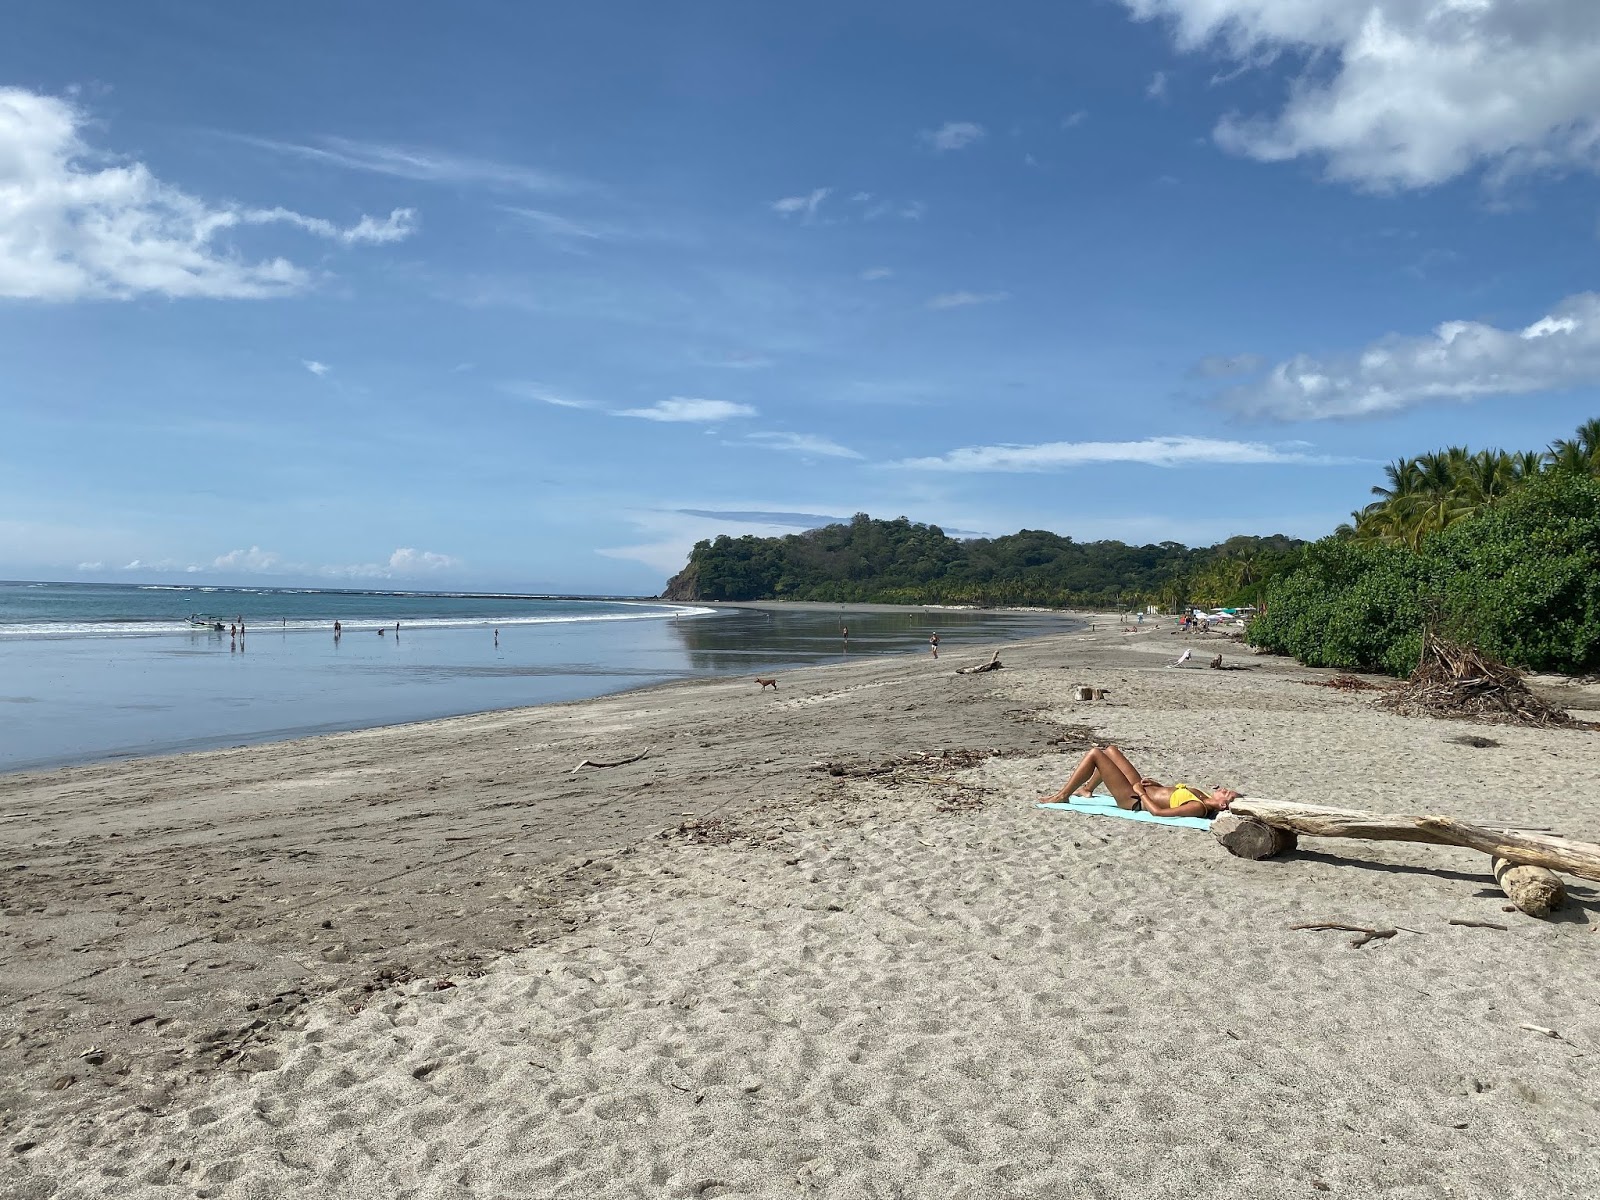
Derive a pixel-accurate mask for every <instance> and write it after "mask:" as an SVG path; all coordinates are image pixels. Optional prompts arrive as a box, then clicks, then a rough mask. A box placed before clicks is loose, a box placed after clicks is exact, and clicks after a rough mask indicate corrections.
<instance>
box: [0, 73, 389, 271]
mask: <svg viewBox="0 0 1600 1200" xmlns="http://www.w3.org/2000/svg"><path fill="white" fill-rule="evenodd" d="M88 124H89V118H88V116H87V115H86V114H85V113H84V112H83V111H81V110H80V109H79V108H78V107H76V106H75V105H74V104H72V103H71V102H69V101H67V100H63V99H60V98H58V97H55V96H47V95H42V94H38V93H34V92H30V91H27V90H25V89H22V88H0V150H4V152H5V154H6V157H5V159H4V160H3V162H0V171H3V172H4V178H3V179H0V296H7V297H11V298H13V299H24V300H53V301H68V300H82V299H127V298H129V297H133V296H137V295H144V294H153V295H162V296H169V297H175V298H176V297H209V298H212V299H255V298H260V297H266V296H279V295H284V294H287V293H290V292H295V291H298V290H301V289H303V288H305V287H307V286H309V285H310V284H311V283H312V282H313V276H312V274H311V272H309V271H307V270H306V269H304V268H302V267H298V266H296V265H295V264H293V263H291V262H289V261H288V260H287V259H284V258H281V257H280V258H272V259H264V260H261V261H258V262H250V261H248V260H246V259H245V258H243V257H242V256H241V255H239V254H238V253H236V252H235V251H233V250H232V249H231V248H227V247H223V246H219V245H218V242H219V241H220V240H221V238H222V235H223V234H224V233H225V231H227V230H230V229H235V228H238V227H240V226H247V225H273V224H281V225H289V226H292V227H294V228H298V229H300V230H303V231H305V232H307V233H310V234H313V235H315V236H318V237H324V238H327V239H329V240H331V241H336V242H340V243H342V244H344V245H347V246H349V245H356V244H359V243H384V242H393V241H399V240H400V239H402V238H405V237H409V236H410V235H411V234H412V233H413V232H414V231H415V229H416V224H417V222H416V212H415V211H414V210H412V209H409V208H397V209H395V210H394V211H393V212H391V213H390V214H389V216H388V217H386V218H383V219H379V218H376V217H369V216H363V217H361V219H360V220H359V221H357V222H356V223H355V224H354V225H347V226H342V225H338V224H335V223H334V222H332V221H329V220H326V219H325V218H322V217H311V216H306V215H305V214H303V213H298V212H295V211H293V210H291V209H287V208H282V207H274V208H250V207H246V206H243V205H236V204H231V203H212V202H207V201H205V200H202V199H200V198H199V197H196V196H193V195H190V194H189V193H187V192H184V191H182V190H181V189H179V188H177V187H175V186H173V185H171V184H168V183H163V182H162V181H161V180H159V179H157V178H156V177H155V175H154V173H153V172H152V171H151V170H150V168H149V167H147V166H145V165H144V164H143V163H139V162H131V163H130V162H123V163H120V164H119V165H116V166H106V167H103V168H101V169H96V166H95V164H97V163H101V162H104V161H105V156H104V155H103V154H101V153H99V152H97V151H96V150H95V149H94V148H92V147H91V146H89V145H88V144H87V142H86V141H85V140H84V138H83V131H84V130H85V128H86V127H87V126H88Z"/></svg>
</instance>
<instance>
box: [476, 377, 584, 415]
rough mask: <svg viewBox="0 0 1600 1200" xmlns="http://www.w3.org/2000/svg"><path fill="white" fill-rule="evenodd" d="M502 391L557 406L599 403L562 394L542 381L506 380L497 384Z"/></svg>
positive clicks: (580, 405)
mask: <svg viewBox="0 0 1600 1200" xmlns="http://www.w3.org/2000/svg"><path fill="white" fill-rule="evenodd" d="M499 388H500V390H501V391H502V392H505V393H506V394H507V395H511V396H520V397H521V398H522V399H524V400H537V401H539V402H540V403H541V404H553V405H555V407H557V408H588V409H592V408H598V407H600V406H599V405H597V404H595V403H593V402H591V401H589V400H578V399H574V398H573V397H571V396H564V395H562V394H560V393H559V392H556V391H555V390H553V389H551V388H547V387H545V386H544V384H542V383H528V382H526V381H524V380H515V379H514V380H507V381H506V382H504V383H501V384H500V385H499Z"/></svg>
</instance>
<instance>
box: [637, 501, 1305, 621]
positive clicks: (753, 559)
mask: <svg viewBox="0 0 1600 1200" xmlns="http://www.w3.org/2000/svg"><path fill="white" fill-rule="evenodd" d="M1300 545H1301V543H1298V542H1296V541H1293V540H1291V539H1289V538H1286V537H1282V536H1274V537H1266V538H1257V537H1237V538H1231V539H1229V540H1228V541H1226V542H1224V543H1222V544H1221V545H1219V546H1211V547H1206V548H1204V549H1191V548H1189V547H1187V546H1183V545H1181V544H1179V543H1177V542H1162V543H1160V544H1159V545H1153V546H1128V545H1125V544H1123V543H1122V542H1075V541H1073V540H1072V539H1071V538H1068V537H1061V536H1060V535H1058V534H1054V533H1047V532H1045V531H1043V530H1036V529H1024V530H1023V531H1021V532H1020V533H1014V534H1008V535H1006V536H1005V537H998V538H978V539H975V540H971V541H961V540H957V539H956V538H952V537H950V536H948V535H947V534H946V533H945V532H944V531H943V530H942V529H940V528H939V527H938V526H937V525H920V524H915V523H913V522H911V521H908V520H906V519H905V518H904V517H901V518H900V519H899V520H895V521H881V520H874V519H873V518H871V517H869V516H867V515H866V514H865V513H858V514H856V516H855V517H854V518H853V519H852V520H851V521H850V522H849V523H848V524H840V525H828V526H825V527H823V528H821V529H812V530H807V531H806V532H805V533H796V534H790V535H788V536H786V537H776V538H758V537H748V536H747V537H739V538H732V537H727V536H723V537H719V538H716V539H715V540H714V541H703V542H700V543H698V544H697V545H696V546H695V548H694V550H693V551H692V552H691V553H690V555H689V563H688V565H687V566H686V567H685V568H684V569H683V570H682V571H681V572H679V573H678V574H677V575H676V576H675V577H674V578H673V579H672V580H671V582H669V583H668V585H667V588H666V591H665V592H664V593H663V594H664V595H665V596H667V597H668V598H670V599H675V600H762V599H784V600H824V601H834V602H840V601H844V602H866V601H873V602H880V603H889V604H980V605H1132V604H1143V603H1152V604H1154V603H1161V604H1166V605H1168V606H1178V605H1181V604H1183V603H1185V602H1187V601H1190V600H1197V601H1204V602H1206V603H1222V602H1224V601H1226V600H1228V599H1230V598H1234V597H1237V596H1248V595H1250V594H1253V592H1254V590H1255V589H1256V588H1257V587H1259V584H1260V582H1261V580H1262V579H1263V578H1265V577H1266V576H1267V575H1268V574H1271V573H1274V572H1275V571H1278V570H1281V569H1283V567H1284V566H1286V565H1287V563H1288V561H1289V560H1291V559H1292V558H1293V556H1294V555H1296V554H1297V553H1298V550H1299V546H1300Z"/></svg>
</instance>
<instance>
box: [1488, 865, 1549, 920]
mask: <svg viewBox="0 0 1600 1200" xmlns="http://www.w3.org/2000/svg"><path fill="white" fill-rule="evenodd" d="M1493 870H1494V881H1495V882H1496V883H1498V884H1499V885H1500V890H1501V891H1502V892H1504V893H1505V894H1506V898H1507V899H1509V900H1510V901H1511V903H1513V904H1515V905H1516V906H1517V907H1518V908H1520V909H1521V910H1522V911H1523V912H1525V913H1527V914H1528V915H1529V916H1530V917H1548V916H1549V915H1550V914H1551V913H1553V912H1555V911H1556V909H1558V908H1562V907H1564V906H1565V905H1566V903H1567V888H1566V885H1565V884H1564V883H1562V882H1561V876H1559V875H1557V874H1555V872H1553V871H1546V870H1545V869H1544V868H1543V867H1530V866H1527V865H1525V864H1522V863H1514V862H1511V861H1509V860H1507V859H1504V858H1497V859H1495V860H1494V865H1493Z"/></svg>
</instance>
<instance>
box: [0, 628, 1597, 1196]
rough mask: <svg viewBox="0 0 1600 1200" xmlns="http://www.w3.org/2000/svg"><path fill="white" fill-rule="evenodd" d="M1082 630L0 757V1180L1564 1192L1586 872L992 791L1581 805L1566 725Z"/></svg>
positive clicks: (615, 1188)
mask: <svg viewBox="0 0 1600 1200" xmlns="http://www.w3.org/2000/svg"><path fill="white" fill-rule="evenodd" d="M1115 629H1116V627H1115V626H1114V625H1113V626H1111V627H1110V629H1109V630H1108V629H1107V628H1106V627H1104V626H1102V630H1101V632H1099V633H1086V634H1080V635H1066V636H1058V637H1052V638H1046V639H1041V640H1039V641H1035V642H1030V643H1021V644H1016V645H1011V646H1007V647H1005V648H1004V649H1003V651H1002V658H1003V660H1004V661H1005V662H1006V669H1005V670H1003V671H998V672H994V673H992V674H987V675H978V676H956V675H954V674H953V669H954V668H955V667H957V666H959V665H963V664H965V663H970V662H977V661H981V659H983V658H986V657H987V656H988V648H979V647H959V648H957V647H947V648H946V652H945V653H944V654H943V656H942V657H941V658H940V660H938V661H937V662H934V661H933V660H932V659H931V658H928V657H918V658H900V659H892V660H876V661H869V662H864V663H860V664H852V665H849V666H845V667H825V668H810V669H806V670H800V671H794V672H790V673H788V674H786V675H784V676H783V677H782V678H781V681H780V690H779V692H778V693H777V694H776V695H774V694H773V693H772V692H771V691H766V692H758V691H757V690H756V688H755V686H754V685H753V684H752V683H751V682H750V681H748V680H738V681H718V682H708V683H698V684H693V685H674V686H670V687H665V688H659V689H655V690H651V691H647V692H639V693H633V694H629V695H625V696H618V697H611V698H607V699H602V700H596V701H589V702H585V703H583V704H576V705H568V706H562V707H556V708H548V709H533V710H523V711H517V712H510V713H496V714H489V715H485V716H480V717H469V718H462V719H458V720H452V721H444V722H436V723H431V724H426V725H416V726H407V727H402V728H397V729H388V730H379V731H371V732H367V733H357V734H345V735H338V736H333V737H324V738H316V739H309V740H305V741H301V742H293V743H285V744H282V745H276V746H258V747H252V748H249V749H244V750H235V751H227V752H221V753H210V754H196V755H185V756H181V757H175V758H167V759H152V760H144V761H141V762H137V763H131V764H120V765H114V766H96V767H86V768H78V769H72V770H66V771H57V772H52V773H49V774H39V775H23V776H11V777H6V778H4V779H0V910H3V912H4V918H5V919H4V924H3V926H0V960H3V962H4V966H5V971H4V974H3V976H0V1068H3V1070H0V1196H5V1197H8V1198H10V1197H16V1198H18V1200H21V1198H24V1197H27V1198H32V1197H45V1196H61V1197H91V1196H93V1197H99V1196H107V1195H114V1196H118V1197H145V1196H152V1197H153V1196H163V1197H165V1196H171V1197H179V1196H182V1197H188V1196H222V1197H252V1198H254V1197H262V1198H265V1197H278V1196H301V1195H306V1196H328V1197H384V1198H385V1200H389V1198H394V1197H452V1198H453V1197H474V1198H477V1197H488V1198H499V1197H506V1198H510V1197H544V1196H552V1197H554V1196H573V1197H579V1196H581V1197H609V1196H673V1197H676V1196H685V1197H691V1196H708V1197H709V1196H733V1195H748V1196H762V1197H767V1196H772V1197H778V1196H825V1197H830V1198H831V1197H856V1196H861V1197H945V1196H995V1197H1013V1196H1015V1197H1023V1196H1028V1197H1057V1196H1060V1197H1077V1196H1084V1197H1115V1196H1129V1197H1133V1196H1166V1195H1223V1194H1226V1195H1230V1196H1239V1197H1278V1196H1295V1195H1306V1196H1310V1195H1318V1194H1323V1193H1329V1194H1335V1195H1346V1196H1376V1195H1383V1196H1404V1197H1424V1196H1426V1197H1433V1196H1457V1197H1487V1196H1530V1197H1531V1196H1589V1195H1593V1194H1595V1193H1596V1191H1600V1087H1597V1083H1600V1078H1597V1075H1600V1070H1597V1065H1600V976H1597V973H1596V971H1595V969H1594V968H1595V962H1596V956H1597V955H1600V937H1596V932H1595V931H1596V928H1597V916H1600V897H1597V893H1596V891H1595V889H1594V888H1593V887H1590V886H1589V885H1586V884H1583V883H1582V882H1581V881H1569V883H1571V884H1573V885H1574V886H1573V888H1572V891H1573V895H1574V901H1575V902H1574V904H1573V906H1572V907H1571V908H1570V909H1569V910H1568V911H1567V912H1566V913H1565V914H1564V915H1563V916H1562V917H1560V918H1559V919H1556V920H1550V921H1535V920H1533V919H1531V918H1526V917H1524V916H1522V915H1521V914H1518V913H1511V914H1506V913H1503V912H1502V911H1501V906H1502V904H1503V903H1504V899H1503V897H1502V896H1501V895H1500V894H1499V893H1498V892H1497V891H1495V890H1494V887H1493V882H1492V880H1491V879H1490V877H1489V876H1488V874H1487V872H1486V865H1487V860H1486V859H1485V858H1484V857H1483V856H1481V855H1476V854H1473V853H1470V852H1466V851H1456V850H1448V849H1443V848H1438V847H1429V846H1415V845H1401V844H1393V845H1384V844H1374V843H1363V842H1348V841H1340V842H1316V843H1313V842H1311V841H1309V840H1307V841H1306V842H1304V843H1303V847H1304V848H1303V849H1302V850H1301V851H1300V852H1299V853H1297V854H1295V855H1293V856H1291V857H1289V858H1287V859H1284V860H1281V861H1273V862H1263V863H1251V862H1244V861H1241V860H1237V859H1233V858H1230V857H1229V856H1227V855H1226V854H1225V853H1223V851H1222V850H1221V849H1220V848H1219V847H1217V845H1216V844H1215V843H1214V841H1213V840H1212V839H1211V838H1210V837H1208V836H1207V835H1206V834H1205V833H1204V832H1201V831H1197V830H1185V829H1176V828H1168V827H1156V826H1149V825H1142V824H1136V823H1132V822H1124V821H1116V820H1109V819H1104V818H1093V817H1088V816H1083V815H1076V814H1068V813H1059V812H1046V811H1040V810H1038V809H1036V808H1035V807H1034V806H1033V801H1034V799H1035V798H1036V797H1037V796H1038V795H1039V794H1041V793H1042V792H1044V791H1047V790H1049V789H1052V788H1054V787H1055V786H1056V785H1057V784H1058V783H1059V782H1060V780H1061V778H1062V776H1063V775H1064V773H1065V771H1066V769H1067V768H1068V767H1069V766H1070V765H1071V762H1072V761H1073V759H1074V757H1075V755H1076V754H1077V753H1078V752H1079V751H1080V750H1081V749H1082V748H1083V746H1084V745H1085V744H1086V742H1087V739H1088V737H1089V736H1090V731H1091V730H1092V734H1093V736H1095V737H1098V738H1101V739H1105V740H1113V741H1116V742H1118V743H1119V744H1121V745H1122V746H1123V747H1124V748H1125V749H1126V750H1127V751H1128V753H1129V754H1130V756H1131V757H1132V758H1133V760H1134V762H1135V763H1136V764H1138V765H1139V766H1141V767H1142V768H1144V769H1146V770H1148V771H1149V772H1151V773H1152V774H1155V775H1156V776H1158V777H1160V778H1163V779H1169V780H1172V779H1184V780H1188V781H1190V782H1194V783H1198V784H1201V785H1208V784H1218V783H1227V784H1231V785H1233V786H1235V787H1237V788H1239V789H1240V790H1242V791H1244V792H1246V793H1254V794H1258V795H1266V796H1272V797H1275V798H1279V799H1302V800H1308V801H1315V802H1325V803H1335V804H1345V805H1350V806H1356V807H1370V808H1375V809H1383V810H1389V811H1427V810H1432V811H1444V812H1449V813H1452V814H1455V815H1459V816H1463V817H1469V818H1474V817H1475V818H1480V819H1484V820H1490V821H1499V822H1502V823H1510V824H1518V825H1548V826H1554V827H1555V828H1557V829H1559V830H1561V831H1562V832H1565V833H1567V834H1569V835H1572V836H1581V837H1587V838H1594V839H1600V810H1597V809H1596V807H1595V805H1594V801H1593V797H1594V796H1595V795H1597V794H1600V754H1597V753H1596V741H1595V738H1596V736H1597V735H1596V734H1593V733H1588V732H1571V731H1540V730H1525V729H1514V728H1505V727H1499V726H1488V727H1484V726H1463V725H1459V724H1452V723H1442V722H1437V721H1429V720H1407V719H1404V718H1401V717H1397V716H1394V715H1392V714H1389V713H1386V712H1381V711H1378V710H1376V709H1375V708H1373V707H1372V704H1371V701H1370V699H1369V698H1368V697H1367V696H1364V695H1359V694H1356V695H1347V694H1342V693H1337V692H1334V691H1331V690H1329V689H1326V688H1318V687H1307V686H1305V682H1306V681H1307V680H1315V679H1318V678H1325V677H1326V676H1327V675H1328V674H1329V673H1328V672H1315V671H1308V670H1305V669H1303V668H1300V667H1297V666H1295V665H1294V664H1292V663H1289V662H1287V661H1285V660H1282V659H1274V658H1258V657H1252V656H1250V655H1249V654H1248V652H1247V651H1244V650H1243V649H1242V648H1241V647H1238V646H1236V645H1235V644H1232V643H1225V642H1222V641H1221V640H1219V639H1216V638H1211V639H1199V638H1196V639H1194V640H1193V641H1192V642H1191V641H1189V640H1188V639H1185V638H1181V637H1177V636H1172V635H1170V633H1169V632H1168V627H1167V626H1161V627H1159V628H1158V627H1153V626H1152V627H1147V628H1146V629H1144V630H1143V631H1141V632H1139V633H1137V634H1133V635H1128V634H1123V633H1121V632H1116V631H1115ZM1186 644H1193V645H1194V646H1195V649H1196V660H1197V661H1203V660H1204V659H1205V658H1207V657H1209V655H1210V654H1211V653H1213V652H1215V650H1217V649H1222V650H1223V651H1224V652H1225V653H1227V654H1228V657H1229V660H1230V661H1231V662H1236V663H1239V664H1240V665H1246V666H1248V667H1250V668H1251V669H1249V670H1240V671H1225V672H1216V671H1209V670H1205V669H1203V668H1201V669H1198V670H1191V669H1185V670H1182V671H1174V670H1168V669H1167V668H1166V666H1165V664H1166V663H1167V662H1169V661H1170V660H1171V659H1172V658H1173V657H1175V655H1176V653H1177V650H1178V649H1179V648H1181V647H1182V646H1183V645H1186ZM1080 683H1088V684H1096V685H1099V686H1103V687H1107V688H1109V689H1111V695H1110V698H1109V699H1108V700H1106V701H1102V702H1097V703H1091V704H1075V703H1073V702H1072V701H1071V700H1070V699H1069V697H1070V694H1071V688H1072V687H1073V686H1074V685H1076V684H1080ZM1548 687H1550V688H1553V689H1555V692H1556V694H1559V695H1560V696H1561V697H1562V698H1563V700H1564V702H1565V703H1567V704H1569V705H1570V706H1573V707H1585V708H1593V707H1594V706H1595V705H1596V703H1597V701H1596V699H1595V695H1594V691H1595V689H1593V688H1585V687H1581V686H1578V685H1558V684H1556V683H1554V682H1549V683H1548ZM1464 733H1479V734H1483V735H1485V736H1487V737H1490V738H1493V739H1494V740H1495V741H1496V742H1498V743H1499V745H1497V746H1493V747H1487V748H1474V747H1470V746H1466V745H1461V744H1458V743H1456V742H1454V741H1452V740H1451V739H1454V738H1457V737H1460V736H1461V735H1462V734H1464ZM646 746H650V747H652V750H651V753H650V755H649V757H648V758H645V759H643V760H641V761H639V762H635V763H631V764H628V765H625V766H618V767H614V768H609V769H600V770H584V771H581V772H579V773H577V774H572V773H571V768H572V767H573V766H574V765H575V764H576V763H577V762H578V761H579V760H581V759H584V758H590V759H597V760H601V761H611V760H612V759H615V758H623V757H627V756H629V755H630V754H634V753H637V752H638V751H639V750H642V749H644V748H645V747H646ZM940 750H949V751H964V752H965V751H971V752H977V753H973V754H955V755H953V756H952V757H950V758H947V759H932V760H917V759H915V758H914V756H915V754H916V753H917V752H936V751H940ZM989 751H998V752H999V753H997V754H990V753H987V752H989ZM819 762H823V763H827V762H832V763H835V764H838V767H839V769H842V771H843V773H842V774H839V773H832V772H830V771H828V770H827V769H823V770H816V769H813V768H814V764H817V763H819ZM893 762H898V763H899V765H898V766H896V767H894V769H892V770H890V769H884V767H885V764H889V763H893ZM690 814H692V815H690ZM663 834H664V835H665V836H662V835H663ZM1451 918H1459V919H1473V920H1481V921H1492V922H1497V923H1500V924H1504V925H1506V926H1507V928H1506V929H1505V930H1504V931H1498V930H1491V929H1480V928H1468V927H1461V926H1453V925H1450V924H1448V923H1447V922H1448V921H1449V920H1450V919H1451ZM1313 920H1340V921H1347V922H1351V923H1353V924H1357V925H1371V926H1401V927H1404V929H1403V930H1402V932H1401V933H1399V934H1398V936H1396V937H1394V938H1392V939H1389V940H1387V941H1382V942H1376V943H1373V944H1371V945H1369V946H1367V947H1365V948H1363V949H1359V950H1357V949H1352V948H1351V947H1350V945H1349V944H1348V943H1349V935H1347V934H1341V933H1329V932H1309V931H1290V930H1288V929H1287V928H1286V927H1287V926H1288V925H1290V924H1294V923H1297V922H1303V921H1313ZM445 984H448V985H449V986H442V985H445ZM1524 1025H1534V1026H1539V1027H1542V1028H1545V1029H1550V1030H1555V1031H1556V1032H1557V1034H1558V1036H1555V1037H1551V1036H1547V1035H1545V1034H1542V1033H1540V1032H1537V1031H1535V1030H1531V1029H1527V1028H1524V1027H1523V1026H1524ZM94 1048H97V1049H98V1050H99V1053H89V1054H88V1055H87V1057H84V1055H85V1052H88V1051H91V1049H94Z"/></svg>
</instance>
